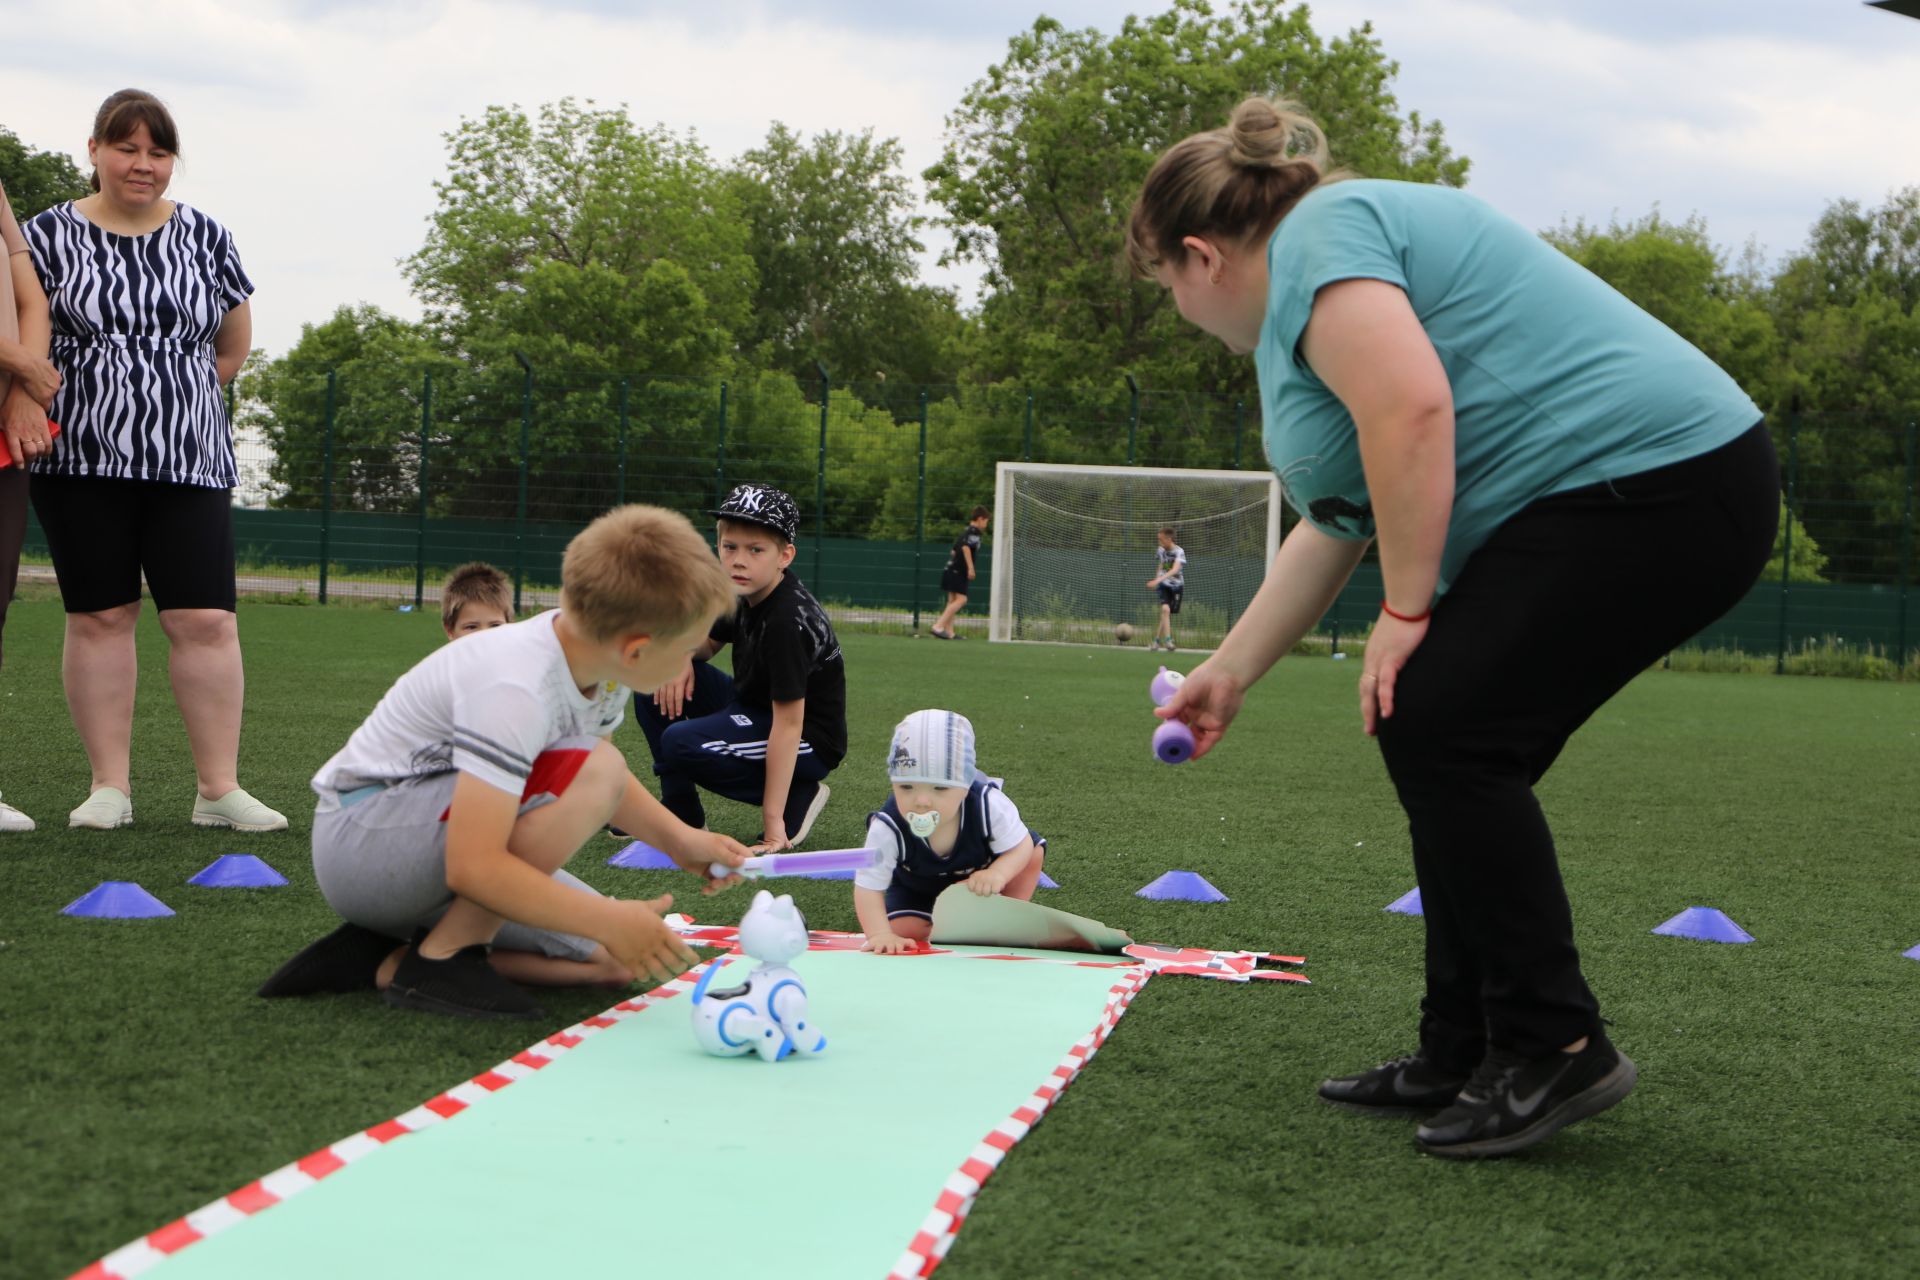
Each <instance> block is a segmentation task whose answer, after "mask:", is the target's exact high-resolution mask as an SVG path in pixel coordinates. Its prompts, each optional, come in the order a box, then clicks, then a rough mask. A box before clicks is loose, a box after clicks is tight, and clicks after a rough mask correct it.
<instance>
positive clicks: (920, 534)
mask: <svg viewBox="0 0 1920 1280" xmlns="http://www.w3.org/2000/svg"><path fill="white" fill-rule="evenodd" d="M926 540H927V389H926V388H925V387H922V388H920V495H919V497H918V498H917V499H916V500H915V503H914V516H913V629H914V630H915V631H916V632H917V631H919V630H920V552H921V548H922V544H924V543H925V542H926ZM949 629H951V628H949Z"/></svg>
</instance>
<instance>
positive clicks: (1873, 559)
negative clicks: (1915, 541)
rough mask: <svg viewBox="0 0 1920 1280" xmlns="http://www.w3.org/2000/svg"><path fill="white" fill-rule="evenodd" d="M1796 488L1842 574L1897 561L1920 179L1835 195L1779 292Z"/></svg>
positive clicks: (1915, 354)
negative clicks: (1869, 201)
mask: <svg viewBox="0 0 1920 1280" xmlns="http://www.w3.org/2000/svg"><path fill="white" fill-rule="evenodd" d="M1771 305H1772V311H1773V316H1774V323H1775V325H1776V327H1777V328H1778V330H1779V334H1780V342H1781V352H1782V355H1783V359H1782V361H1781V386H1782V390H1781V394H1780V396H1779V397H1778V400H1779V403H1780V405H1781V407H1782V408H1783V409H1786V410H1789V412H1783V413H1781V414H1779V415H1777V417H1776V427H1784V426H1786V424H1787V423H1788V422H1792V423H1793V424H1794V426H1795V428H1796V431H1795V437H1796V438H1795V440H1794V442H1793V444H1794V453H1795V455H1796V462H1797V464H1798V465H1797V466H1796V468H1795V471H1796V474H1795V492H1796V499H1797V502H1798V506H1799V509H1800V512H1801V515H1802V516H1803V518H1804V519H1805V520H1806V522H1807V527H1808V528H1809V529H1810V530H1811V531H1812V533H1813V535H1814V536H1815V537H1816V538H1817V539H1819V542H1820V546H1821V547H1822V549H1824V550H1825V551H1826V553H1827V555H1828V556H1829V557H1830V562H1831V563H1830V568H1829V576H1831V577H1833V578H1835V579H1836V580H1841V581H1847V580H1851V581H1880V582H1884V581H1889V580H1891V579H1892V578H1893V577H1894V576H1895V575H1896V574H1897V573H1898V572H1899V566H1900V546H1901V539H1902V536H1903V520H1904V518H1905V506H1906V501H1907V497H1906V490H1907V478H1906V456H1907V435H1908V431H1909V424H1910V423H1912V422H1913V421H1915V419H1916V418H1920V187H1908V188H1906V189H1904V190H1902V191H1899V192H1896V193H1894V194H1893V195H1892V196H1890V197H1889V199H1888V201H1887V203H1885V204H1884V205H1881V206H1878V207H1876V208H1871V209H1868V208H1863V207H1862V206H1860V205H1859V204H1857V203H1855V202H1853V201H1850V200H1841V201H1837V202H1835V203H1834V204H1832V205H1830V206H1829V207H1828V208H1827V210H1826V212H1825V213H1823V214H1822V215H1821V217H1820V220H1819V221H1818V222H1816V223H1815V224H1814V226H1813V228H1812V230H1811V231H1810V233H1809V235H1808V238H1807V244H1806V246H1805V247H1804V248H1803V249H1802V250H1801V251H1800V252H1798V253H1796V254H1794V255H1792V256H1791V257H1789V258H1788V259H1787V261H1786V262H1785V263H1784V264H1782V266H1781V268H1780V271H1779V273H1778V274H1777V275H1776V276H1775V277H1774V280H1773V289H1772V294H1771Z"/></svg>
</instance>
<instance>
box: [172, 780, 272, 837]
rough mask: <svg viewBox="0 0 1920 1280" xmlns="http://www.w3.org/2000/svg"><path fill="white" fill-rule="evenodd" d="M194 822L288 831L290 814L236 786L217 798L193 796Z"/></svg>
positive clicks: (247, 828)
mask: <svg viewBox="0 0 1920 1280" xmlns="http://www.w3.org/2000/svg"><path fill="white" fill-rule="evenodd" d="M193 825H194V826H196V827H230V828H232V829H233V830H235V831H285V830H286V829H287V818H286V815H285V814H283V813H277V812H275V811H274V810H272V809H269V808H267V806H265V805H264V804H261V803H260V802H259V801H258V800H255V799H254V798H253V797H252V796H250V795H248V794H247V793H246V792H245V791H243V790H241V789H240V788H239V787H235V788H234V789H233V790H231V791H229V792H227V794H225V795H223V796H221V797H220V798H219V799H218V800H207V799H204V798H203V797H201V796H198V795H196V796H194V798H193Z"/></svg>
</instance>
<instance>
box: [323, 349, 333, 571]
mask: <svg viewBox="0 0 1920 1280" xmlns="http://www.w3.org/2000/svg"><path fill="white" fill-rule="evenodd" d="M333 406H334V371H333V370H332V369H329V370H327V423H326V435H325V437H324V439H325V443H324V445H323V446H322V449H323V453H322V461H321V464H320V603H321V604H325V603H326V602H327V557H328V556H329V555H330V554H331V553H332V542H333Z"/></svg>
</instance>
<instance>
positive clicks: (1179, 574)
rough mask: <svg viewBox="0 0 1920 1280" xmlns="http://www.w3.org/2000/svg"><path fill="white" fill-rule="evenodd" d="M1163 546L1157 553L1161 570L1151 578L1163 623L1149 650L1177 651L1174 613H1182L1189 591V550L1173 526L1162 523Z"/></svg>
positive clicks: (1155, 632)
mask: <svg viewBox="0 0 1920 1280" xmlns="http://www.w3.org/2000/svg"><path fill="white" fill-rule="evenodd" d="M1158 537H1159V541H1160V546H1159V547H1158V548H1157V549H1156V550H1155V552H1154V555H1155V556H1156V557H1157V558H1158V560H1159V563H1160V572H1159V573H1158V574H1156V575H1154V576H1153V577H1151V578H1149V579H1147V587H1148V588H1149V589H1153V588H1156V587H1157V588H1159V591H1160V625H1159V627H1158V628H1156V629H1155V630H1154V633H1153V643H1152V644H1150V645H1148V646H1147V649H1148V651H1149V652H1151V651H1153V650H1155V649H1165V650H1166V651H1167V652H1168V653H1172V652H1173V615H1174V614H1176V613H1178V612H1180V597H1181V596H1183V595H1185V594H1186V590H1187V553H1186V550H1185V548H1183V547H1181V546H1180V545H1179V544H1178V543H1176V542H1175V541H1174V540H1173V538H1174V531H1173V526H1172V525H1162V526H1161V528H1160V532H1159V534H1158Z"/></svg>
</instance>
